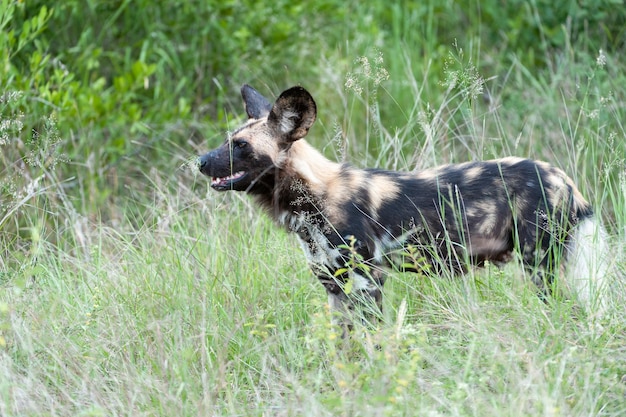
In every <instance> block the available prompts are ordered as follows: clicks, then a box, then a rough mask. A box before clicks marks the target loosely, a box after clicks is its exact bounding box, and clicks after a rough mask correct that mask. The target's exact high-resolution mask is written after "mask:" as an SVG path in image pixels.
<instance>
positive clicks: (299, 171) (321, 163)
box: [284, 139, 341, 198]
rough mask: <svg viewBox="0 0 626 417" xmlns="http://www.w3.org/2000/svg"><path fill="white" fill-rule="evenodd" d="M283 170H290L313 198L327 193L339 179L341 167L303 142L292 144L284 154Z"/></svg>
mask: <svg viewBox="0 0 626 417" xmlns="http://www.w3.org/2000/svg"><path fill="white" fill-rule="evenodd" d="M286 153H287V154H288V155H286V157H287V158H286V159H285V163H287V164H289V166H288V167H284V168H285V169H292V170H293V171H294V174H295V175H296V176H298V177H300V178H302V179H303V180H304V181H305V183H306V185H307V186H308V187H309V189H310V191H311V192H312V193H313V194H314V195H315V197H318V198H319V197H322V196H324V195H326V194H328V193H329V190H330V189H332V188H333V186H334V185H335V183H336V182H337V179H338V177H339V172H340V170H341V165H340V164H338V163H336V162H333V161H331V160H329V159H327V158H326V157H325V156H324V155H322V154H321V153H320V152H319V151H318V150H317V149H315V148H314V147H312V146H311V145H309V144H308V143H307V142H306V141H305V140H302V139H301V140H299V141H297V142H294V143H293V145H292V146H291V148H290V149H289V150H288V151H287V152H286Z"/></svg>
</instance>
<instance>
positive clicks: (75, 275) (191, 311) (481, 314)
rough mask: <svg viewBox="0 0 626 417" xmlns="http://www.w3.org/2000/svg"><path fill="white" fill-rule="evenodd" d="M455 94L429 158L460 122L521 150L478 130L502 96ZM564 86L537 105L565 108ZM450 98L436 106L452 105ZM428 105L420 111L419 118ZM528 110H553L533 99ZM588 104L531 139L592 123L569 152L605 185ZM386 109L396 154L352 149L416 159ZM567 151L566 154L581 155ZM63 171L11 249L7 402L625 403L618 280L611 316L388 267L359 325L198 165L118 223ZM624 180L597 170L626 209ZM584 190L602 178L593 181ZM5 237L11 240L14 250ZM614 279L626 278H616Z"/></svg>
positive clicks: (114, 409)
mask: <svg viewBox="0 0 626 417" xmlns="http://www.w3.org/2000/svg"><path fill="white" fill-rule="evenodd" d="M537 81H542V80H537ZM543 81H546V80H543ZM533 88H534V90H533ZM542 88H543V87H532V88H531V91H525V93H526V94H533V93H534V91H537V90H538V91H542V90H541V89H542ZM343 94H345V96H342V95H343ZM350 94H351V93H350V91H348V92H346V93H342V92H340V91H337V95H339V96H342V97H344V101H346V102H348V101H349V100H351V99H354V97H353V96H350ZM458 94H460V95H462V94H463V92H462V91H461V92H460V93H458ZM547 97H548V95H547V92H546V93H545V95H544V99H545V98H547ZM357 99H358V97H357ZM457 99H458V98H455V97H451V98H448V99H447V100H448V102H451V103H452V104H451V108H452V110H453V111H455V112H456V113H454V114H451V115H450V117H451V118H452V119H453V120H458V122H457V123H458V124H457V125H456V126H454V125H452V126H451V127H446V126H450V125H446V124H444V123H443V122H442V121H437V122H435V123H436V127H437V129H449V130H447V131H446V132H444V133H447V134H443V135H442V134H441V133H439V134H437V135H434V136H432V137H431V140H433V141H434V142H433V144H432V145H433V148H434V149H439V151H435V153H434V154H433V155H434V156H435V157H437V158H441V159H442V160H445V159H446V158H451V159H453V160H457V159H460V158H461V156H457V155H456V153H455V152H453V151H455V148H454V146H452V145H450V144H449V143H447V142H446V141H447V140H452V139H459V140H463V138H465V136H463V135H461V134H460V133H459V134H458V136H452V137H451V138H452V139H447V138H449V136H448V135H451V134H452V131H453V130H455V129H457V130H458V129H469V130H470V131H471V133H472V134H473V136H472V137H471V139H472V140H473V142H471V143H469V144H464V145H463V146H469V147H471V149H472V150H473V151H474V152H477V154H479V155H483V154H490V153H491V152H492V153H494V154H505V153H508V152H507V151H504V150H500V149H499V144H496V145H493V146H492V145H489V146H488V147H487V150H485V149H483V147H482V144H483V143H488V142H489V139H490V137H489V136H488V135H487V134H485V135H484V136H482V137H481V136H480V135H479V134H478V132H477V131H475V130H473V129H477V128H478V127H481V126H486V125H487V124H488V123H495V124H496V125H497V128H498V129H507V130H506V131H504V132H501V133H506V134H510V133H511V132H510V131H509V130H508V129H509V127H508V123H504V122H503V120H505V119H506V120H507V121H508V120H509V117H508V114H509V113H508V112H507V109H506V108H501V109H498V110H497V112H496V113H495V115H494V117H493V118H490V117H491V116H490V114H489V113H480V112H477V111H476V110H475V109H474V108H473V107H464V106H467V105H468V102H467V100H469V97H468V98H466V101H460V102H458V103H456V102H454V100H457ZM560 100H561V99H560V97H558V96H557V97H554V98H553V101H552V102H551V103H544V105H545V106H547V105H551V106H554V107H555V108H558V109H561V111H563V112H567V111H570V110H568V109H567V108H564V107H563V106H562V103H561V101H560ZM422 104H423V103H422ZM442 106H446V104H443V105H442ZM542 108H543V106H542ZM370 110H371V109H370ZM448 110H449V109H448V108H446V107H442V109H441V111H440V113H445V112H446V111H448ZM609 110H610V111H609V112H608V115H607V116H606V117H607V119H606V122H607V123H614V124H615V125H614V126H617V127H619V126H620V124H619V120H612V119H611V117H615V116H616V115H617V114H618V113H613V112H618V110H617V109H616V108H615V109H609ZM356 111H357V110H353V111H350V110H347V114H346V116H344V117H346V118H348V117H355V112H356ZM580 111H583V110H580ZM322 112H324V108H323V107H322ZM435 113H436V111H435ZM420 117H421V116H419V114H417V112H413V113H412V114H411V115H410V118H411V119H412V121H413V122H417V124H419V123H421V122H420V121H421V120H422V119H421V118H420ZM528 117H545V118H546V119H547V116H545V115H542V114H537V113H533V114H530V115H529V116H528ZM494 118H495V121H494ZM575 119H576V118H575V117H574V116H573V115H570V118H569V119H565V120H561V122H560V123H561V127H560V130H559V131H557V132H552V133H550V132H548V136H547V137H548V140H550V139H551V138H550V134H554V135H555V137H556V139H553V140H554V141H555V142H547V143H546V142H542V146H534V145H531V144H528V145H527V146H528V153H530V154H532V155H534V154H535V153H537V154H539V155H541V156H543V155H544V154H545V152H548V153H547V155H553V154H552V153H550V152H554V154H556V152H557V151H556V150H555V149H553V148H552V147H551V146H552V145H550V143H557V144H558V142H556V141H557V140H558V139H559V138H562V137H564V136H565V133H566V132H567V131H568V130H573V129H576V130H580V131H582V132H583V133H581V134H580V135H581V138H580V139H579V140H585V141H587V142H589V143H590V144H592V146H591V148H590V149H588V150H585V151H584V152H583V150H584V149H582V148H577V147H575V146H571V145H570V144H567V143H566V144H564V145H563V146H564V147H565V148H566V149H567V150H568V151H569V152H571V154H568V157H569V158H570V159H571V161H575V162H576V163H580V162H582V164H581V168H580V170H578V171H576V170H574V174H576V172H578V176H579V177H580V179H582V181H581V182H582V184H583V187H585V184H600V185H602V184H606V183H604V182H603V181H604V180H605V177H604V175H605V173H603V172H600V173H598V172H595V171H592V168H591V166H596V164H595V163H594V161H593V158H596V157H598V155H599V154H604V152H605V151H604V149H605V148H604V147H605V146H606V145H605V144H603V143H601V142H600V139H601V135H600V134H599V133H598V132H599V130H601V129H603V126H599V125H595V119H591V120H590V121H589V123H587V122H585V121H583V120H582V119H581V120H575ZM480 120H484V122H482V123H480ZM327 123H328V122H327V121H324V120H322V123H321V124H322V125H324V126H326V125H327ZM383 123H384V121H383V120H381V118H380V117H379V116H378V115H377V114H372V119H371V131H370V132H369V135H370V139H371V140H372V141H373V140H377V141H378V140H381V143H379V145H378V146H380V147H381V149H382V150H384V151H385V153H389V152H390V153H391V154H392V155H400V157H396V156H383V153H382V152H381V153H380V155H381V156H376V155H377V153H376V152H371V153H370V152H369V151H370V150H373V146H374V145H372V149H370V148H368V147H367V146H364V145H363V144H362V143H359V142H357V138H356V137H350V138H349V139H347V140H348V141H349V142H348V144H352V145H353V148H352V149H351V151H350V154H351V155H355V154H356V155H358V154H363V155H367V156H366V157H365V158H366V159H367V158H378V160H377V161H375V162H379V163H381V164H383V165H386V166H392V165H398V166H400V167H404V168H407V166H408V167H409V168H410V165H411V163H414V161H413V160H412V159H411V158H414V156H415V155H414V153H413V152H412V151H409V152H408V153H405V152H406V151H405V149H411V143H412V141H413V140H414V139H412V138H411V136H410V135H411V134H413V133H414V132H412V131H410V129H406V130H403V129H401V130H398V131H397V133H394V134H391V136H386V135H387V133H383V132H382V131H381V130H380V128H381V127H383V126H384V124H383ZM553 123H556V122H553ZM377 124H378V126H377ZM533 129H536V130H542V131H543V130H544V129H545V128H544V129H540V128H539V127H537V126H534V127H533ZM322 130H323V129H319V128H318V129H317V131H315V130H314V133H315V134H317V136H318V137H317V139H314V141H320V142H322V139H321V138H320V136H321V137H322V138H323V137H324V136H326V137H328V138H330V135H329V134H328V133H326V134H324V133H321V134H320V131H322ZM375 133H378V134H380V137H376V135H375ZM619 134H620V135H621V134H623V132H622V131H620V133H619ZM592 135H593V136H592ZM530 136H531V138H530V140H531V141H532V139H533V134H532V132H531V135H530ZM521 140H525V139H520V141H521ZM574 140H576V138H574ZM389 141H392V142H393V141H396V142H395V143H388V142H389ZM477 143H478V144H480V145H477ZM442 145H443V146H442ZM329 146H334V145H329ZM503 146H504V147H506V146H510V145H506V144H503ZM554 146H556V145H554ZM614 146H616V145H614ZM619 146H623V145H619ZM390 149H391V150H393V151H390ZM394 149H395V150H394ZM442 149H443V150H444V151H443V152H442V151H441V150H442ZM559 149H560V148H559ZM331 150H332V149H328V151H331ZM335 151H337V149H336V148H335ZM457 151H458V150H457ZM402 155H405V157H402ZM173 156H175V155H173ZM418 156H419V153H418ZM175 157H178V159H179V160H180V161H182V160H183V159H184V158H186V156H184V155H178V156H175ZM604 157H605V158H606V159H608V160H614V161H619V158H620V157H619V156H618V155H606V156H604ZM394 158H396V159H394ZM612 158H613V159H612ZM570 159H568V160H566V161H564V163H563V164H564V165H565V166H568V167H570V168H571V167H572V166H573V162H572V165H569V164H570ZM409 161H410V162H409ZM429 162H433V161H426V162H425V163H426V164H428V163H429ZM557 162H558V161H557ZM613 167H618V168H619V169H622V168H621V166H620V165H617V162H615V164H614V165H610V166H609V167H608V168H607V169H609V168H613ZM611 173H612V172H608V174H611ZM620 179H621V181H623V177H620ZM609 184H611V183H609ZM617 184H621V185H622V186H623V182H621V183H617ZM57 185H59V187H58V188H57V189H54V190H45V189H42V191H41V192H40V193H38V195H35V196H33V197H32V198H31V199H30V200H29V201H30V202H29V203H28V204H32V205H33V206H34V207H35V208H36V210H35V211H30V212H29V213H31V217H29V218H28V222H27V231H28V233H27V234H28V236H29V245H28V250H26V251H24V252H22V253H21V255H20V257H19V258H13V257H12V256H11V255H9V257H8V258H6V259H5V260H4V261H3V268H4V269H5V271H6V272H4V274H3V277H4V278H3V282H4V284H3V292H2V295H1V298H0V300H1V301H0V320H1V321H0V325H1V327H0V329H1V332H2V333H1V335H2V338H1V339H0V342H1V347H0V367H1V368H2V369H1V370H0V374H1V375H3V377H2V379H1V382H0V398H1V400H0V412H1V413H2V415H7V416H11V415H16V416H17V415H19V416H24V415H51V416H55V415H59V416H61V415H89V416H99V415H133V416H137V415H163V416H165V415H259V416H261V415H263V416H265V415H267V416H269V415H272V416H275V415H285V416H286V415H294V416H295V415H297V416H307V415H308V416H324V415H328V416H336V415H345V416H352V415H368V416H369V415H433V416H436V415H459V416H472V415H474V416H485V415H499V416H538V415H545V416H572V415H603V416H619V415H623V413H624V412H626V401H624V395H626V385H625V384H624V383H622V382H621V378H622V376H624V375H626V364H625V363H624V361H623V360H622V359H621V358H622V357H623V355H624V344H625V342H626V333H625V330H626V327H625V326H624V322H623V316H624V308H623V303H618V302H619V301H620V300H621V299H622V298H621V297H615V301H616V302H615V303H613V304H611V305H610V307H609V309H610V311H609V314H607V318H605V319H604V320H602V322H601V323H598V322H597V321H593V322H591V321H589V320H587V317H586V316H585V314H584V313H581V312H580V310H579V309H577V307H576V305H575V303H573V302H571V301H567V300H555V302H553V303H550V304H544V303H542V302H541V301H540V300H539V298H538V297H536V295H535V292H534V290H533V288H532V287H531V286H529V285H527V284H525V283H524V282H522V281H521V280H520V279H519V275H520V274H519V271H518V269H516V267H515V266H514V265H513V266H511V267H510V268H505V269H504V270H497V269H495V268H488V269H486V270H482V271H475V272H472V273H470V274H468V275H467V276H465V277H461V278H458V279H449V278H445V277H444V278H440V279H436V278H426V277H424V276H421V275H411V274H406V275H405V274H395V276H393V277H392V278H391V279H390V280H389V284H388V286H387V288H386V299H385V306H386V312H385V320H384V322H383V324H382V325H381V326H380V328H378V329H376V330H369V331H363V332H358V333H357V335H355V336H354V337H353V338H352V339H351V340H350V341H348V342H346V341H342V340H340V338H339V337H338V333H337V332H336V330H334V329H332V328H331V327H330V325H329V322H330V317H329V312H328V308H327V306H326V300H325V294H324V291H323V289H322V288H321V286H320V285H319V284H317V283H316V282H314V279H312V277H311V275H310V273H309V272H308V269H307V267H306V265H305V262H304V259H303V256H302V255H301V253H300V250H299V246H298V244H297V242H296V240H295V238H294V237H293V236H290V235H287V234H286V233H285V232H283V231H281V230H278V229H277V228H276V227H274V226H273V225H272V224H271V223H270V222H269V220H267V218H266V217H264V216H263V215H260V214H259V212H258V210H256V208H255V207H254V206H253V205H252V203H251V201H250V200H249V199H247V198H246V197H245V196H241V195H234V194H218V193H215V192H212V191H211V190H209V189H208V184H207V182H206V181H205V179H204V178H201V177H196V176H195V174H192V173H191V171H190V170H189V169H188V168H183V169H178V170H176V172H175V173H174V176H167V175H164V174H163V173H157V172H151V173H150V175H146V181H145V186H146V187H147V189H148V194H149V195H152V199H151V200H146V199H145V198H142V197H141V196H144V195H146V194H145V191H141V190H139V191H136V192H132V193H131V194H130V196H129V197H127V199H126V200H125V201H124V204H125V205H126V207H128V211H127V213H139V214H134V215H131V214H128V215H126V216H122V217H120V218H119V219H118V220H117V222H116V223H113V222H108V223H105V222H102V221H100V220H99V219H98V218H97V217H96V218H94V217H87V216H84V215H82V214H80V213H77V212H76V211H75V210H74V209H73V208H72V205H71V204H69V203H68V202H67V201H66V200H65V199H64V198H62V197H60V198H59V197H57V199H56V202H50V201H48V200H47V199H46V198H45V197H46V196H47V193H50V192H51V193H54V194H58V193H62V188H61V187H60V184H57ZM615 187H617V186H611V185H608V186H606V185H605V186H600V187H599V189H600V190H602V191H601V201H600V204H599V206H598V211H599V212H600V213H604V212H606V211H609V212H611V213H613V212H614V213H623V210H624V207H623V198H622V197H621V196H620V195H618V193H619V192H620V191H619V189H618V188H615ZM584 190H585V191H586V193H589V194H590V193H591V191H593V190H594V188H591V187H589V186H587V187H586V188H584ZM36 194H37V193H36ZM24 204H26V203H24ZM609 205H610V206H611V207H612V208H611V209H610V210H609V209H605V208H606V206H609ZM131 208H132V210H131ZM52 209H53V210H52ZM44 210H47V211H44ZM50 211H54V212H55V213H54V218H55V219H56V220H55V222H56V223H55V227H54V228H52V229H50V228H48V227H46V226H45V225H44V223H42V222H41V221H40V220H39V221H38V218H39V217H44V216H52V214H51V213H50ZM623 221H624V218H623V217H616V218H615V220H614V224H613V225H614V227H613V229H612V230H613V234H614V235H615V236H614V240H615V242H617V245H616V246H615V247H616V248H618V247H619V246H620V244H619V242H622V241H623V236H622V235H621V232H620V229H618V228H616V227H615V226H619V225H623ZM3 239H6V237H4V238H3ZM9 243H10V242H7V241H3V245H4V246H5V247H6V246H7V245H8V244H9ZM13 243H14V242H13ZM619 262H623V261H621V260H620V261H619ZM616 288H617V289H618V290H619V291H620V292H622V293H623V289H624V288H623V284H621V283H618V284H616Z"/></svg>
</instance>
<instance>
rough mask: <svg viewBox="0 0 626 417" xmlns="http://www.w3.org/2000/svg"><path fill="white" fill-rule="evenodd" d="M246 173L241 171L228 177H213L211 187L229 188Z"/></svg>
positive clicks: (217, 188)
mask: <svg viewBox="0 0 626 417" xmlns="http://www.w3.org/2000/svg"><path fill="white" fill-rule="evenodd" d="M245 175H246V172H245V171H239V172H235V173H234V174H232V175H229V176H227V177H221V178H220V177H213V179H212V180H211V187H213V188H214V189H216V190H228V189H230V188H231V186H232V185H233V184H234V183H236V182H237V181H239V180H240V179H242V178H243V177H244V176H245Z"/></svg>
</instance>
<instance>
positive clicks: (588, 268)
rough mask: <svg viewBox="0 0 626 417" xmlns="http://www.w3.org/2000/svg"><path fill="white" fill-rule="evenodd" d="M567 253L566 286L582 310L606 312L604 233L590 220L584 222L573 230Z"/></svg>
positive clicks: (607, 260) (607, 268) (606, 256)
mask: <svg viewBox="0 0 626 417" xmlns="http://www.w3.org/2000/svg"><path fill="white" fill-rule="evenodd" d="M568 249H569V250H568V253H567V256H568V258H569V259H570V262H569V265H568V270H567V273H566V275H567V283H568V284H569V285H570V286H571V287H572V288H571V290H572V291H573V292H574V294H575V295H576V296H577V297H578V300H579V301H580V302H581V303H583V304H584V305H585V307H587V308H588V309H589V308H590V309H591V311H597V312H598V313H600V314H601V313H602V312H603V310H604V309H605V308H606V299H605V296H604V292H605V291H606V290H607V289H608V288H607V274H608V273H609V269H610V262H609V259H608V256H609V248H608V245H607V236H606V231H605V230H604V228H603V227H602V226H601V225H600V224H598V223H597V222H596V221H595V220H594V219H591V218H587V219H584V220H583V221H582V222H581V223H579V224H578V225H577V226H576V229H575V230H574V233H573V236H572V239H571V242H570V244H569V248H568Z"/></svg>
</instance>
